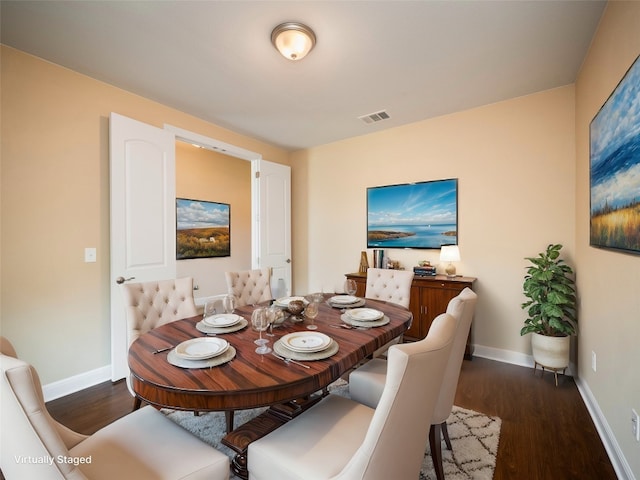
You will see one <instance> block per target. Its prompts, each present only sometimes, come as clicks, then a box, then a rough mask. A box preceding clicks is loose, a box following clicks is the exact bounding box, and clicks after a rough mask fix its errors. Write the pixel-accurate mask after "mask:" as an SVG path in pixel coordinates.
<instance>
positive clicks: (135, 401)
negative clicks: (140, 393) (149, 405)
mask: <svg viewBox="0 0 640 480" xmlns="http://www.w3.org/2000/svg"><path fill="white" fill-rule="evenodd" d="M141 405H142V400H140V398H139V397H133V411H134V412H135V411H136V410H138V409H139V408H140V406H141Z"/></svg>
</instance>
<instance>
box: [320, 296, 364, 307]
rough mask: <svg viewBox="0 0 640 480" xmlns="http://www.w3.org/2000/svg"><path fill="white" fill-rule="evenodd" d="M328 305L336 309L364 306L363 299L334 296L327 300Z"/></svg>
mask: <svg viewBox="0 0 640 480" xmlns="http://www.w3.org/2000/svg"><path fill="white" fill-rule="evenodd" d="M328 302H329V305H331V306H332V307H336V308H352V307H359V306H362V305H364V298H358V297H354V296H353V295H334V296H333V297H331V298H330V299H329V300H328Z"/></svg>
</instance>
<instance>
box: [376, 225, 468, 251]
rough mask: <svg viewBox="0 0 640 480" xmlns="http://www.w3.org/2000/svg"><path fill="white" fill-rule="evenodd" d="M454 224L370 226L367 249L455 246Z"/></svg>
mask: <svg viewBox="0 0 640 480" xmlns="http://www.w3.org/2000/svg"><path fill="white" fill-rule="evenodd" d="M456 234H457V232H456V225H455V224H447V225H370V226H369V231H368V245H369V247H380V248H440V247H441V246H442V245H456V244H457V235H456Z"/></svg>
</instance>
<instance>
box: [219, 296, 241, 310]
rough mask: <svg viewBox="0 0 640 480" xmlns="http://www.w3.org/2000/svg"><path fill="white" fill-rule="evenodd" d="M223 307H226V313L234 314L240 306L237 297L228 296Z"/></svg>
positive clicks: (223, 302)
mask: <svg viewBox="0 0 640 480" xmlns="http://www.w3.org/2000/svg"><path fill="white" fill-rule="evenodd" d="M222 305H223V307H224V313H233V312H235V311H236V307H237V306H238V299H237V298H236V297H235V295H227V296H226V297H224V300H223V301H222Z"/></svg>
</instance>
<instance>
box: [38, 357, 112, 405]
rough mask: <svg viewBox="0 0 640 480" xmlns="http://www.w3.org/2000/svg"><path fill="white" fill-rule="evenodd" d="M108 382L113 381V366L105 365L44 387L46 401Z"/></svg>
mask: <svg viewBox="0 0 640 480" xmlns="http://www.w3.org/2000/svg"><path fill="white" fill-rule="evenodd" d="M107 380H111V365H105V366H104V367H100V368H96V369H95V370H91V371H89V372H84V373H80V374H78V375H74V376H73V377H69V378H65V379H62V380H58V381H57V382H52V383H48V384H47V385H43V386H42V393H43V394H44V401H45V402H48V401H50V400H55V399H56V398H60V397H64V396H65V395H70V394H72V393H76V392H79V391H80V390H83V389H85V388H89V387H93V386H94V385H97V384H98V383H102V382H106V381H107Z"/></svg>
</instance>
